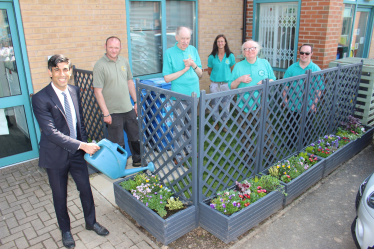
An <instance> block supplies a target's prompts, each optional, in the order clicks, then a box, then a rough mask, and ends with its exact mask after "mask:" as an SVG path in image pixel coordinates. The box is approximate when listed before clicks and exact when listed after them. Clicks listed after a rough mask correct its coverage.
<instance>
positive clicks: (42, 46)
mask: <svg viewBox="0 0 374 249" xmlns="http://www.w3.org/2000/svg"><path fill="white" fill-rule="evenodd" d="M198 4H199V6H198V7H199V8H198V21H199V24H198V25H199V54H200V57H201V60H202V65H203V68H206V67H207V59H208V55H209V54H210V52H211V49H212V44H213V41H214V39H215V37H216V36H217V35H218V34H221V33H223V34H225V35H226V37H227V38H228V41H229V44H230V47H231V49H232V51H233V52H234V54H235V55H237V54H238V53H239V52H240V45H241V39H242V30H241V28H242V15H243V11H242V10H243V3H242V0H200V1H198ZM20 7H21V14H22V19H23V25H24V32H25V39H26V46H27V52H28V57H29V62H30V69H31V78H32V82H33V87H34V91H35V92H37V91H39V90H40V89H42V88H43V87H44V86H46V85H47V84H48V83H49V81H50V79H49V77H48V74H47V66H46V65H47V56H49V55H53V54H56V53H61V54H64V55H66V56H67V57H69V58H70V59H71V60H72V62H73V64H74V65H76V66H77V67H78V68H81V69H86V70H92V69H93V66H94V64H95V62H96V61H97V60H98V59H99V58H100V57H101V56H103V54H104V53H105V50H104V43H105V39H106V38H107V37H109V36H112V35H115V36H118V37H119V38H120V39H121V41H122V52H121V55H123V56H125V57H128V44H127V33H126V28H127V27H126V4H125V1H120V0H74V1H68V2H66V1H62V0H20ZM201 88H203V89H206V90H208V89H209V76H208V74H207V73H206V72H205V73H204V76H203V78H202V80H201Z"/></svg>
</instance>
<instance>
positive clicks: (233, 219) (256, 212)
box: [199, 176, 284, 243]
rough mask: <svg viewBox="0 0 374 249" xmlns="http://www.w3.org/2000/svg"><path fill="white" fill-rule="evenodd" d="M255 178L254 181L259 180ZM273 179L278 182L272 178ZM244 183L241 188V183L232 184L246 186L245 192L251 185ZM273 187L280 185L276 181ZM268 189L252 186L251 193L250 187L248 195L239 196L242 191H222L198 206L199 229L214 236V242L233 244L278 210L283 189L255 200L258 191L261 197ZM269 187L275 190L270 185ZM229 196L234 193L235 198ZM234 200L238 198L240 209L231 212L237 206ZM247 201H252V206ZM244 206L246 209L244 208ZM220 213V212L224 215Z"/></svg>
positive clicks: (281, 187) (231, 189) (280, 188)
mask: <svg viewBox="0 0 374 249" xmlns="http://www.w3.org/2000/svg"><path fill="white" fill-rule="evenodd" d="M255 177H256V178H257V177H261V176H255ZM269 177H270V176H269ZM269 177H268V176H266V178H267V179H269ZM270 178H272V177H270ZM274 179H275V180H276V181H278V180H277V179H276V178H274ZM250 180H254V181H255V182H260V181H261V180H260V179H254V178H252V179H250ZM245 182H246V183H245V184H243V182H242V183H236V188H237V187H238V186H239V185H241V186H244V185H246V188H245V189H247V190H249V187H250V186H251V184H254V182H250V181H245ZM248 183H249V185H248ZM238 184H239V185H238ZM277 184H280V182H279V181H278V183H277ZM270 185H272V184H270ZM270 185H267V187H266V186H263V185H262V184H261V185H258V186H256V185H252V187H253V188H254V189H255V190H254V189H252V187H251V190H250V192H248V193H247V194H245V193H243V191H245V190H241V191H239V190H238V189H237V190H236V191H233V188H234V187H232V188H230V190H224V191H222V192H219V193H217V196H215V197H211V198H209V199H206V200H204V201H202V202H200V203H199V218H200V220H199V221H200V223H199V224H200V226H201V227H202V228H204V229H205V230H207V231H208V232H210V233H211V234H213V235H214V236H216V237H217V238H219V239H220V240H222V241H224V242H225V243H229V242H230V241H233V240H235V239H236V238H237V237H238V236H240V235H241V234H243V233H244V232H246V231H247V230H249V229H251V228H252V227H254V226H256V225H257V224H259V223H260V222H261V221H263V220H264V219H266V218H267V217H269V216H270V215H272V214H273V213H275V212H276V211H278V210H279V209H281V208H282V203H283V193H284V191H283V190H282V189H283V186H280V187H279V188H278V187H277V188H276V190H275V189H274V188H273V189H274V190H273V191H271V192H270V193H268V194H266V195H265V196H262V197H260V199H258V195H262V194H263V192H262V191H265V192H264V193H266V190H265V189H269V188H268V187H269V186H270ZM260 186H263V187H264V188H263V189H262V188H261V187H260ZM272 186H273V187H275V186H274V185H272ZM278 186H279V185H278ZM270 189H271V188H270ZM231 193H232V194H234V193H237V196H234V197H232V194H231ZM258 193H259V194H258ZM235 195H236V194H235ZM247 195H248V196H247ZM231 197H232V198H231ZM238 197H239V198H241V199H240V200H241V201H239V202H240V203H241V204H242V205H240V206H241V208H240V209H239V210H238V211H236V212H235V211H234V210H235V209H236V208H237V207H239V205H238V203H239V202H236V200H238V199H237V198H238ZM213 199H214V200H213ZM246 199H247V200H246ZM230 200H231V202H230ZM233 200H235V201H233ZM250 200H253V203H252V202H251V201H250ZM256 200H257V201H256ZM248 201H250V202H251V204H249V203H247V202H248ZM221 202H222V205H221ZM218 203H219V204H218ZM244 204H245V205H244ZM247 204H249V205H248V206H247ZM233 207H234V209H233ZM222 209H224V211H223V210H222ZM226 209H227V213H231V215H225V214H224V212H226ZM218 210H220V211H218ZM232 211H234V213H232Z"/></svg>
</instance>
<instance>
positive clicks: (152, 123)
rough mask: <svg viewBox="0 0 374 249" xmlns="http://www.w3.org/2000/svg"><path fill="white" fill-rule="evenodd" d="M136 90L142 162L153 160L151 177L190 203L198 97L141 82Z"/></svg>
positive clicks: (193, 195) (194, 196)
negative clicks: (153, 176)
mask: <svg viewBox="0 0 374 249" xmlns="http://www.w3.org/2000/svg"><path fill="white" fill-rule="evenodd" d="M136 89H137V99H138V100H140V102H139V104H138V108H139V109H138V110H141V111H140V112H138V119H139V124H140V125H139V128H140V134H141V137H142V138H141V154H142V160H143V163H144V162H151V161H152V162H153V163H154V165H155V172H154V173H153V174H157V175H158V176H159V177H160V180H161V181H162V182H164V183H165V185H166V186H168V187H169V188H170V189H172V190H173V191H174V193H175V195H176V196H177V197H180V198H181V200H184V201H185V202H187V203H189V202H191V203H192V202H193V198H197V197H196V196H197V194H196V193H195V194H194V191H196V189H194V188H193V182H194V178H196V177H197V176H196V165H197V159H196V158H197V140H196V139H197V138H196V136H197V135H196V132H197V121H196V118H197V98H196V97H189V96H186V95H181V94H177V93H175V92H171V91H169V90H165V89H161V88H157V87H152V86H148V85H145V84H141V83H137V86H136ZM182 102H183V104H182ZM184 104H185V105H184ZM193 117H194V118H193ZM195 181H196V179H195ZM195 184H196V183H195Z"/></svg>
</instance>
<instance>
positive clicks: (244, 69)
mask: <svg viewBox="0 0 374 249" xmlns="http://www.w3.org/2000/svg"><path fill="white" fill-rule="evenodd" d="M246 74H249V76H250V77H251V78H252V81H251V82H250V83H244V82H240V84H239V85H238V88H243V87H249V86H256V85H257V83H258V82H259V81H261V80H264V79H267V78H268V79H272V80H276V78H275V75H274V72H273V68H272V67H271V66H270V63H269V62H268V61H267V60H265V59H261V58H258V57H257V59H256V62H255V63H253V64H251V63H249V62H248V61H247V60H246V59H244V60H243V61H240V62H238V63H236V65H235V67H234V70H233V71H232V74H231V79H230V81H229V88H230V89H231V83H232V82H233V81H234V80H236V79H237V78H239V77H240V76H243V75H246ZM258 94H259V92H258V91H255V92H254V93H253V96H254V97H255V98H257V96H258ZM249 96H250V93H249V92H246V93H244V99H245V100H247V99H248V97H249ZM239 97H240V96H239V95H238V98H239ZM260 100H261V98H259V99H258V104H259V105H260ZM253 102H254V98H251V99H250V100H249V101H248V106H252V105H253ZM243 105H244V102H243V100H241V101H240V102H239V104H238V106H239V107H240V108H242V107H243ZM256 108H257V105H255V106H254V107H253V110H256ZM248 111H249V109H248V107H245V108H244V112H248Z"/></svg>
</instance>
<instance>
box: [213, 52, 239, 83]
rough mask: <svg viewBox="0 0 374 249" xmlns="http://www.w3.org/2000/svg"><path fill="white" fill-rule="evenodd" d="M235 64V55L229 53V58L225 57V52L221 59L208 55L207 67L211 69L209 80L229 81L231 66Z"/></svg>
mask: <svg viewBox="0 0 374 249" xmlns="http://www.w3.org/2000/svg"><path fill="white" fill-rule="evenodd" d="M234 65H235V56H234V54H232V53H231V54H230V56H229V58H227V57H226V53H225V55H224V56H223V58H222V61H221V60H220V59H219V57H218V53H217V54H216V56H213V55H209V57H208V67H210V68H211V69H212V72H211V73H210V80H211V81H214V82H229V81H230V79H231V67H232V66H234Z"/></svg>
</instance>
